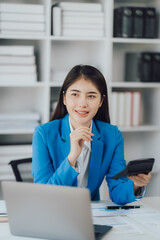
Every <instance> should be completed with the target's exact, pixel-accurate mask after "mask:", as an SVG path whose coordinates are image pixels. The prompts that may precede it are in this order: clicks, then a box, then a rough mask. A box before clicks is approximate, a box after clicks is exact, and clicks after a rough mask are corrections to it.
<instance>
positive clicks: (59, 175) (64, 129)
mask: <svg viewBox="0 0 160 240" xmlns="http://www.w3.org/2000/svg"><path fill="white" fill-rule="evenodd" d="M68 117H69V115H68V114H67V115H66V116H65V117H64V118H62V119H58V120H54V121H51V122H48V123H45V124H43V125H41V126H38V127H37V128H36V129H35V132H34V134H33V156H32V175H33V179H34V182H35V183H44V184H53V185H64V186H77V176H78V173H77V172H76V171H75V170H74V169H73V168H72V167H71V165H70V163H69V161H68V159H67V156H68V154H69V152H70V136H69V135H70V127H69V119H68ZM92 132H93V133H94V136H93V141H92V142H91V158H90V166H89V176H88V185H87V188H88V189H89V190H90V193H91V199H92V200H99V188H100V185H101V183H102V181H103V179H104V177H106V180H107V183H108V187H109V194H110V198H111V199H112V201H114V202H115V203H117V204H126V203H128V202H132V201H135V200H136V197H135V195H134V184H133V181H132V180H130V179H128V178H122V179H119V180H114V179H112V176H114V175H115V174H116V173H118V172H119V171H121V170H123V169H124V168H125V167H126V162H125V160H124V144H123V138H122V134H121V132H120V131H119V130H118V128H117V127H116V126H113V125H111V124H108V123H105V122H102V121H93V124H92Z"/></svg>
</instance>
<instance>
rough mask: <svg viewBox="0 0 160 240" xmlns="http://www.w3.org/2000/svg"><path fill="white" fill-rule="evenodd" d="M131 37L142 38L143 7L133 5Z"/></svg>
mask: <svg viewBox="0 0 160 240" xmlns="http://www.w3.org/2000/svg"><path fill="white" fill-rule="evenodd" d="M132 11H133V19H134V20H133V37H134V38H143V28H144V8H140V7H139V8H138V7H135V8H134V7H133V9H132Z"/></svg>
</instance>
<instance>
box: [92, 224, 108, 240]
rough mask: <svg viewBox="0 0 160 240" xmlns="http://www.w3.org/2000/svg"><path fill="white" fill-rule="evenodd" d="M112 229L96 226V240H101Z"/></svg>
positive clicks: (105, 226)
mask: <svg viewBox="0 0 160 240" xmlns="http://www.w3.org/2000/svg"><path fill="white" fill-rule="evenodd" d="M111 228H112V226H107V225H94V235H95V239H96V240H100V239H101V238H102V237H103V236H104V235H105V234H106V233H107V232H108V231H109V230H111Z"/></svg>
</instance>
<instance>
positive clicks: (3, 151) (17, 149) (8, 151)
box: [0, 144, 32, 158]
mask: <svg viewBox="0 0 160 240" xmlns="http://www.w3.org/2000/svg"><path fill="white" fill-rule="evenodd" d="M24 153H32V145H31V144H24V145H13V146H10V145H5V146H0V158H3V157H4V156H9V155H11V156H12V155H19V154H24Z"/></svg>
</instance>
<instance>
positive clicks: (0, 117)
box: [0, 112, 40, 131]
mask: <svg viewBox="0 0 160 240" xmlns="http://www.w3.org/2000/svg"><path fill="white" fill-rule="evenodd" d="M39 124H40V114H39V113H37V112H18V113H0V130H4V129H7V131H9V130H14V131H16V130H17V131H18V130H29V131H30V130H31V131H33V130H34V128H35V127H36V126H38V125H39Z"/></svg>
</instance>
